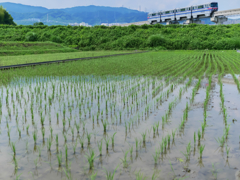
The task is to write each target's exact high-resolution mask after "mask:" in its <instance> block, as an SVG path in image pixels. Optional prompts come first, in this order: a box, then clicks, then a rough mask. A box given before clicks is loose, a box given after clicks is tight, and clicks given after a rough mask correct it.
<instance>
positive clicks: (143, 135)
mask: <svg viewBox="0 0 240 180" xmlns="http://www.w3.org/2000/svg"><path fill="white" fill-rule="evenodd" d="M146 135H147V132H145V133H142V138H143V144H145V142H146Z"/></svg>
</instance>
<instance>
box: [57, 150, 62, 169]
mask: <svg viewBox="0 0 240 180" xmlns="http://www.w3.org/2000/svg"><path fill="white" fill-rule="evenodd" d="M57 161H58V167H61V166H62V151H60V152H59V153H58V154H57Z"/></svg>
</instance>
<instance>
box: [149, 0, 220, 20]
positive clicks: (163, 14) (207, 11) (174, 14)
mask: <svg viewBox="0 0 240 180" xmlns="http://www.w3.org/2000/svg"><path fill="white" fill-rule="evenodd" d="M217 10H218V3H217V2H210V3H206V4H201V5H196V6H189V7H184V8H178V9H173V10H168V11H159V12H156V13H150V14H148V22H149V23H150V24H157V23H161V22H168V21H179V20H187V19H192V18H194V19H196V18H199V17H210V16H211V15H212V13H213V12H215V11H217Z"/></svg>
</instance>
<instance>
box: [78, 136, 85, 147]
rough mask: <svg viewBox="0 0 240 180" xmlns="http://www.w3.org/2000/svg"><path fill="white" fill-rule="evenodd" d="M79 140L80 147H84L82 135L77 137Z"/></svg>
mask: <svg viewBox="0 0 240 180" xmlns="http://www.w3.org/2000/svg"><path fill="white" fill-rule="evenodd" d="M79 142H80V144H81V148H82V149H83V148H84V138H83V137H82V138H80V139H79Z"/></svg>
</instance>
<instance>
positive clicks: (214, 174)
mask: <svg viewBox="0 0 240 180" xmlns="http://www.w3.org/2000/svg"><path fill="white" fill-rule="evenodd" d="M214 166H215V165H214V163H212V170H211V172H212V175H213V176H214V179H217V170H216V169H215V167H214Z"/></svg>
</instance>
